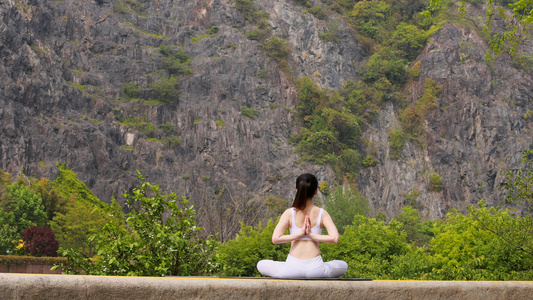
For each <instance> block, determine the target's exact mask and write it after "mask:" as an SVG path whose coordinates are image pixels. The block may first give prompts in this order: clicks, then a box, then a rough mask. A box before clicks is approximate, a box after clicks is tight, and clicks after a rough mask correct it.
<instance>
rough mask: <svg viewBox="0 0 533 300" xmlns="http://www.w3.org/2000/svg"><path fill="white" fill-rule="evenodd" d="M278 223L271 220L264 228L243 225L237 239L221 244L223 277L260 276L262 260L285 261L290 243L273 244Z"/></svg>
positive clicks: (220, 257) (218, 254) (219, 250)
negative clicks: (258, 267) (257, 266)
mask: <svg viewBox="0 0 533 300" xmlns="http://www.w3.org/2000/svg"><path fill="white" fill-rule="evenodd" d="M275 226H276V223H275V222H274V221H272V220H269V221H268V223H267V224H266V226H265V227H264V228H263V226H262V225H261V224H259V226H257V227H252V226H247V225H244V224H243V225H241V229H240V231H239V233H238V234H237V237H236V238H235V239H233V240H231V241H228V242H226V243H225V244H221V245H220V246H219V248H218V251H217V257H218V263H219V264H220V265H221V270H220V273H221V275H223V276H260V274H259V272H258V271H257V268H256V265H257V262H258V261H260V260H262V259H271V260H276V261H285V259H286V258H287V254H288V253H289V247H290V243H284V244H276V245H275V244H272V233H273V232H274V228H275Z"/></svg>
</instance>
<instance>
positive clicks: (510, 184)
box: [503, 150, 533, 214]
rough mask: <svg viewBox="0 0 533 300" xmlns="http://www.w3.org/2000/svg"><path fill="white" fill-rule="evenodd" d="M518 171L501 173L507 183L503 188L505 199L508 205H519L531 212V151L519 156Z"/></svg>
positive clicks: (532, 160)
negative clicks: (519, 165)
mask: <svg viewBox="0 0 533 300" xmlns="http://www.w3.org/2000/svg"><path fill="white" fill-rule="evenodd" d="M520 162H521V163H522V166H521V167H520V169H518V170H516V171H513V170H510V171H507V172H503V175H505V176H506V177H507V182H506V183H505V186H504V187H503V188H504V189H505V190H506V191H507V194H506V199H507V201H508V202H510V203H515V204H521V205H523V206H525V207H526V208H527V209H528V212H529V213H530V214H531V213H532V212H533V168H532V167H533V150H525V151H524V152H522V155H521V156H520Z"/></svg>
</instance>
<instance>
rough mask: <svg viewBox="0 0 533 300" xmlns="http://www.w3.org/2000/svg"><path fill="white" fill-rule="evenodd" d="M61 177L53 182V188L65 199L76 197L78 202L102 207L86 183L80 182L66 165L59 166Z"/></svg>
mask: <svg viewBox="0 0 533 300" xmlns="http://www.w3.org/2000/svg"><path fill="white" fill-rule="evenodd" d="M57 168H58V170H59V176H58V177H57V178H56V179H55V180H54V181H53V182H52V187H53V188H54V189H56V190H57V191H58V192H59V194H61V195H62V196H63V197H64V198H65V199H69V198H70V197H75V199H76V201H82V202H85V203H88V204H93V205H96V206H100V205H101V203H102V202H101V201H100V199H98V198H97V197H96V196H95V195H94V193H93V192H92V191H91V190H90V189H89V188H88V187H87V185H86V184H85V182H83V181H81V180H79V179H78V178H77V176H76V173H74V172H73V171H72V170H70V169H69V168H68V167H67V165H66V164H64V163H63V164H60V165H59V164H58V165H57Z"/></svg>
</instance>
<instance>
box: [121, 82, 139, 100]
mask: <svg viewBox="0 0 533 300" xmlns="http://www.w3.org/2000/svg"><path fill="white" fill-rule="evenodd" d="M122 91H123V92H124V96H125V97H126V99H137V98H138V97H139V92H140V91H141V90H140V88H139V86H138V85H137V83H135V82H128V83H125V84H124V86H123V87H122Z"/></svg>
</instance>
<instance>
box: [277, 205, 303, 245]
mask: <svg viewBox="0 0 533 300" xmlns="http://www.w3.org/2000/svg"><path fill="white" fill-rule="evenodd" d="M290 210H291V209H287V210H286V211H285V212H284V213H283V214H282V215H281V218H279V222H278V224H277V225H276V228H274V233H272V243H274V244H281V243H288V242H292V241H295V240H297V239H299V238H302V237H303V236H305V232H306V230H307V228H309V225H308V224H307V223H304V228H303V230H301V231H300V232H299V233H295V234H289V235H286V234H285V230H286V229H287V227H289V221H290V219H291V211H290Z"/></svg>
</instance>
